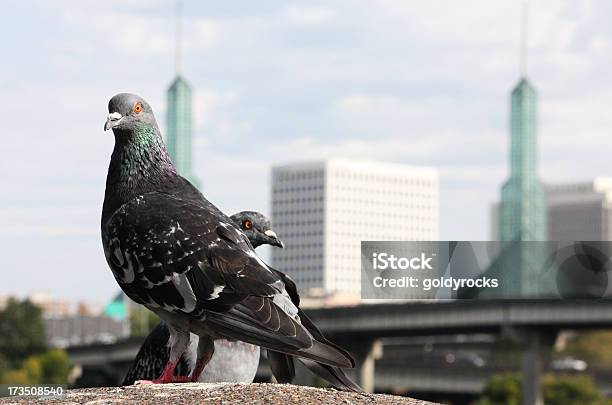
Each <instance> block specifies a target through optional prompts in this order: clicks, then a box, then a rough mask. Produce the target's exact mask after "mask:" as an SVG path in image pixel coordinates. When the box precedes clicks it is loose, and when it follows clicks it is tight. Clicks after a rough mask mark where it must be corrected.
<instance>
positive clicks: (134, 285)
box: [101, 93, 355, 383]
mask: <svg viewBox="0 0 612 405" xmlns="http://www.w3.org/2000/svg"><path fill="white" fill-rule="evenodd" d="M108 110H109V115H108V118H107V121H106V124H105V126H104V128H105V130H108V129H111V128H112V130H113V133H114V135H115V148H114V150H113V154H112V156H111V162H110V166H109V169H108V175H107V180H106V192H105V196H104V206H103V208H102V221H101V222H102V223H101V228H102V229H101V231H102V244H103V247H104V254H105V256H106V260H107V262H108V264H109V267H110V268H111V270H112V272H113V275H114V276H115V279H116V280H117V282H118V284H119V286H120V287H121V289H122V290H123V291H124V292H125V293H126V295H127V296H128V297H130V298H131V299H132V300H134V301H135V302H137V303H139V304H142V305H144V306H145V307H147V308H148V309H150V310H151V311H153V312H155V313H156V314H157V315H159V316H160V318H161V319H162V320H164V321H165V322H166V324H167V325H168V327H169V329H170V334H171V342H172V344H171V347H170V356H169V359H168V362H167V364H166V366H165V367H164V370H163V371H162V373H161V375H160V376H159V377H157V378H155V379H154V380H153V381H152V382H153V383H167V382H183V381H198V379H199V377H200V374H201V373H202V370H203V369H204V367H205V366H206V364H207V363H208V361H209V360H210V358H211V357H212V354H213V352H214V341H215V340H218V339H230V340H240V341H244V342H247V343H250V344H253V345H257V346H262V347H265V348H267V349H269V350H271V351H273V352H278V353H280V354H282V355H281V359H283V360H285V359H289V360H290V361H291V362H292V361H293V360H292V359H293V356H297V357H301V358H304V359H305V360H306V361H308V362H313V363H314V364H317V365H321V366H322V367H331V368H332V369H333V370H336V369H339V368H351V367H354V365H355V362H354V360H353V359H352V357H351V356H350V355H349V354H348V353H347V352H346V351H345V350H343V349H341V348H340V347H339V346H337V345H335V344H333V343H331V342H330V341H328V340H327V339H325V338H324V337H323V336H322V334H321V333H320V331H319V330H318V329H317V328H316V327H315V326H314V325H313V324H312V322H311V321H310V320H309V319H308V318H307V317H306V315H305V314H304V313H303V312H302V311H301V310H300V309H299V307H298V306H297V305H296V304H295V303H294V302H296V300H295V299H292V296H291V295H292V292H291V291H290V290H291V289H294V288H295V285H293V286H292V287H291V286H289V285H288V282H287V279H286V278H285V277H283V274H282V273H280V272H277V271H275V270H274V269H272V268H270V267H268V266H267V265H266V264H265V263H264V262H263V261H262V260H261V259H260V258H259V257H258V256H257V254H256V253H255V251H254V250H253V246H252V245H251V243H250V242H249V240H248V238H247V237H246V235H245V234H244V232H243V231H241V230H240V229H239V228H238V227H236V226H235V225H234V224H233V222H232V220H231V219H230V218H228V217H227V216H226V215H224V214H223V213H222V212H221V211H220V210H219V209H217V208H216V207H215V206H214V205H212V204H211V203H210V202H209V201H208V200H206V198H204V196H203V195H202V194H201V193H200V192H199V191H198V190H197V189H196V188H195V187H193V186H192V185H191V184H190V183H189V182H188V181H187V180H186V179H184V178H183V177H181V176H180V175H179V174H178V173H177V172H176V169H175V168H174V166H173V164H172V162H171V160H170V157H169V156H168V153H167V151H166V147H165V145H164V143H163V140H162V137H161V134H160V132H159V129H158V127H157V123H156V121H155V117H154V116H153V111H152V110H151V107H150V106H149V104H148V103H147V102H146V101H145V100H143V99H142V98H140V97H138V96H136V95H133V94H125V93H122V94H118V95H116V96H114V97H113V98H112V99H111V100H110V102H109V105H108ZM220 170H222V169H220ZM295 295H297V293H295ZM190 333H194V334H196V335H198V336H199V337H200V339H199V343H198V349H197V353H198V355H197V360H196V365H195V368H194V370H193V372H192V374H191V376H189V377H185V376H175V375H174V370H175V368H176V365H177V363H178V362H179V359H180V358H181V356H182V355H183V353H184V352H185V351H186V350H187V347H188V346H189V341H190ZM287 363H289V361H287Z"/></svg>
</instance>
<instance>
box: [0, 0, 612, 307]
mask: <svg viewBox="0 0 612 405" xmlns="http://www.w3.org/2000/svg"><path fill="white" fill-rule="evenodd" d="M174 10H175V3H174V2H173V1H168V0H167V1H151V0H146V1H145V0H142V1H137V0H131V1H125V0H123V1H114V2H104V5H102V4H101V3H100V2H98V1H93V0H92V1H54V2H46V1H40V2H9V3H6V4H3V12H2V15H0V37H1V38H2V40H1V41H0V54H1V55H2V63H1V64H0V109H1V111H2V113H1V114H2V117H1V120H0V122H1V123H2V131H1V136H2V152H3V153H2V159H0V185H1V187H0V226H1V227H0V253H1V255H2V272H3V273H2V274H3V275H4V277H3V282H2V283H0V294H6V293H16V294H20V295H24V294H27V293H28V292H31V291H37V290H46V291H48V292H50V293H52V294H53V295H57V296H66V297H69V298H75V299H88V300H93V301H98V302H104V301H105V300H107V299H108V298H110V297H111V296H112V295H113V293H114V291H116V288H117V287H116V284H115V282H114V279H113V278H112V276H111V273H110V271H109V270H108V269H107V267H106V263H105V260H104V257H103V253H102V248H101V243H100V237H99V214H100V210H101V204H102V199H103V193H104V180H105V176H106V170H107V166H108V160H109V155H110V153H111V150H112V147H113V137H112V136H111V135H110V134H109V133H104V132H103V131H102V126H103V123H104V119H105V115H106V105H107V102H108V99H109V98H110V97H111V96H112V95H114V94H115V93H118V92H124V91H128V92H134V93H138V94H140V95H142V96H143V97H145V98H146V99H147V100H148V101H149V102H150V104H151V105H152V106H153V108H154V110H155V111H156V113H157V117H158V121H159V123H160V126H161V127H162V128H164V127H165V122H164V121H165V119H164V116H165V90H166V87H167V86H168V84H169V83H170V81H171V79H172V78H173V75H174V74H175V71H174V61H173V44H174V39H173V35H174V27H175V21H174ZM184 10H185V12H184V14H185V19H184V41H183V42H184V62H183V66H184V68H183V72H184V74H185V76H186V77H187V78H188V80H189V81H190V82H191V83H192V85H193V87H194V89H195V147H196V148H195V159H196V167H195V169H196V172H197V174H198V176H199V178H200V180H201V182H202V184H203V185H204V192H205V194H206V195H207V196H208V197H209V198H210V199H211V200H212V201H213V202H214V203H216V204H217V205H218V206H220V208H222V209H223V210H224V211H226V212H228V213H231V212H235V211H238V210H242V209H257V210H261V211H264V212H268V207H269V192H268V188H269V172H270V167H271V166H272V165H274V164H278V163H285V162H289V161H295V160H307V159H320V158H323V157H326V156H345V157H358V158H369V159H377V160H385V161H392V162H402V163H408V164H412V165H425V166H432V167H436V168H438V169H439V171H440V176H441V199H442V200H441V204H440V207H441V208H440V217H441V221H440V238H441V239H452V240H457V239H459V240H480V239H487V238H488V237H489V232H488V229H489V224H488V210H489V208H488V207H489V205H490V204H491V202H492V201H494V200H495V199H496V196H497V194H498V189H499V186H500V184H501V182H502V181H503V180H504V178H505V177H506V175H507V158H506V156H507V154H508V150H507V143H508V139H507V134H508V118H509V117H508V93H509V91H510V90H511V88H512V86H513V85H514V84H515V82H516V81H517V79H518V74H519V72H518V70H519V69H518V66H519V61H518V54H519V20H520V13H521V5H520V2H519V1H511V0H497V1H495V2H492V1H487V0H462V1H452V0H447V1H428V2H423V1H407V0H397V1H384V0H381V1H347V0H337V1H334V0H329V1H321V2H317V1H304V2H301V3H300V2H296V3H290V2H267V1H258V2H252V1H246V0H245V1H232V2H218V1H206V2H204V1H195V0H192V1H189V0H186V1H185V4H184ZM610 15H612V4H611V3H610V2H609V1H606V0H590V1H589V0H581V1H578V0H574V1H570V0H567V1H562V0H558V1H553V0H534V1H532V4H531V6H530V17H529V63H528V65H529V68H528V72H529V77H530V78H531V80H532V81H533V83H534V84H535V86H536V88H537V89H538V91H539V134H540V138H539V139H540V146H541V148H540V157H541V159H540V163H541V164H540V168H541V177H542V179H543V180H545V181H555V182H561V181H570V180H585V179H590V178H592V177H594V176H599V175H612V168H611V166H612V164H611V163H610V154H611V153H612V137H611V136H610V135H611V129H612V114H610V113H609V109H610V108H611V106H612V69H611V68H610V66H611V62H612V26H611V25H610V24H609V16H610Z"/></svg>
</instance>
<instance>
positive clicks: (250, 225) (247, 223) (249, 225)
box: [242, 219, 253, 229]
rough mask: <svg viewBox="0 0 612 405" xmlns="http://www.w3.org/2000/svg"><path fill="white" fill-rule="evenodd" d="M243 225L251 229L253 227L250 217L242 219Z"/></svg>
mask: <svg viewBox="0 0 612 405" xmlns="http://www.w3.org/2000/svg"><path fill="white" fill-rule="evenodd" d="M242 226H243V227H244V229H251V228H253V222H251V220H250V219H245V220H244V221H242Z"/></svg>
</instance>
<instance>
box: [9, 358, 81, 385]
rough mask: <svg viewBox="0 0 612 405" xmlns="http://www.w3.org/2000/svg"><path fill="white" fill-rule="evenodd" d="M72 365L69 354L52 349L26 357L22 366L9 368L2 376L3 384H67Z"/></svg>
mask: <svg viewBox="0 0 612 405" xmlns="http://www.w3.org/2000/svg"><path fill="white" fill-rule="evenodd" d="M71 369H72V365H71V364H70V359H69V358H68V354H67V353H66V352H65V351H64V350H61V349H52V350H49V351H47V352H45V353H43V354H39V355H36V356H30V357H28V358H27V359H25V360H24V361H23V362H22V364H21V367H20V368H17V369H13V370H8V371H6V372H4V373H3V374H2V376H1V377H0V383H2V384H43V383H44V384H66V383H67V382H68V374H70V370H71Z"/></svg>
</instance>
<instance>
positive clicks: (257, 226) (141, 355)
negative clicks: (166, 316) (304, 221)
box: [121, 211, 283, 385]
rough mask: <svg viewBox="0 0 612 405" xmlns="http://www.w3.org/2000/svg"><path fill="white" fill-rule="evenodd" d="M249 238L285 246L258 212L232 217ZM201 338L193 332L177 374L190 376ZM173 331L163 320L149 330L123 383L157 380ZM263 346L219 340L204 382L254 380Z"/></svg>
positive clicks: (253, 241) (247, 381) (216, 342)
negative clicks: (260, 349) (171, 331)
mask: <svg viewBox="0 0 612 405" xmlns="http://www.w3.org/2000/svg"><path fill="white" fill-rule="evenodd" d="M230 218H231V219H232V221H233V222H234V224H235V225H236V226H238V227H239V228H240V229H242V231H243V232H244V234H245V235H246V236H247V237H248V238H249V241H250V242H251V245H253V247H258V246H261V245H272V246H278V247H281V248H282V247H283V243H282V241H281V240H280V239H279V238H278V237H277V236H276V233H275V232H274V231H273V230H272V228H271V227H270V221H269V220H268V218H266V217H265V216H264V215H263V214H261V213H259V212H255V211H242V212H239V213H237V214H234V215H232V216H231V217H230ZM198 341H199V337H198V336H197V335H194V334H193V333H192V334H191V340H190V344H189V348H188V349H187V351H186V352H185V353H184V354H183V357H181V360H180V361H179V363H178V364H177V366H176V370H175V372H174V374H176V375H179V376H188V375H190V374H191V373H192V371H193V368H194V367H195V360H196V357H197V343H198ZM169 342H170V331H169V329H168V326H167V325H166V324H165V323H164V322H163V321H162V322H160V323H158V324H157V325H156V326H155V328H153V330H152V331H151V333H149V335H148V336H147V338H146V339H145V341H144V343H143V344H142V346H141V347H140V350H139V351H138V354H137V355H136V359H135V360H134V363H133V364H132V366H131V367H130V369H129V371H128V372H127V374H126V375H125V378H124V379H123V382H122V383H121V385H132V384H134V383H135V382H136V381H138V380H153V379H154V378H156V377H158V376H159V375H160V374H161V372H162V371H163V369H164V366H165V365H166V363H167V361H168V357H169V355H170V346H169ZM259 357H260V356H259V346H254V345H251V344H248V343H244V342H241V341H230V340H225V339H218V340H216V341H215V354H214V356H213V357H212V358H211V360H210V362H209V363H208V365H207V366H206V368H205V369H204V371H202V374H200V378H199V381H200V382H243V383H250V382H253V379H254V378H255V374H256V373H257V366H258V364H259Z"/></svg>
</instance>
